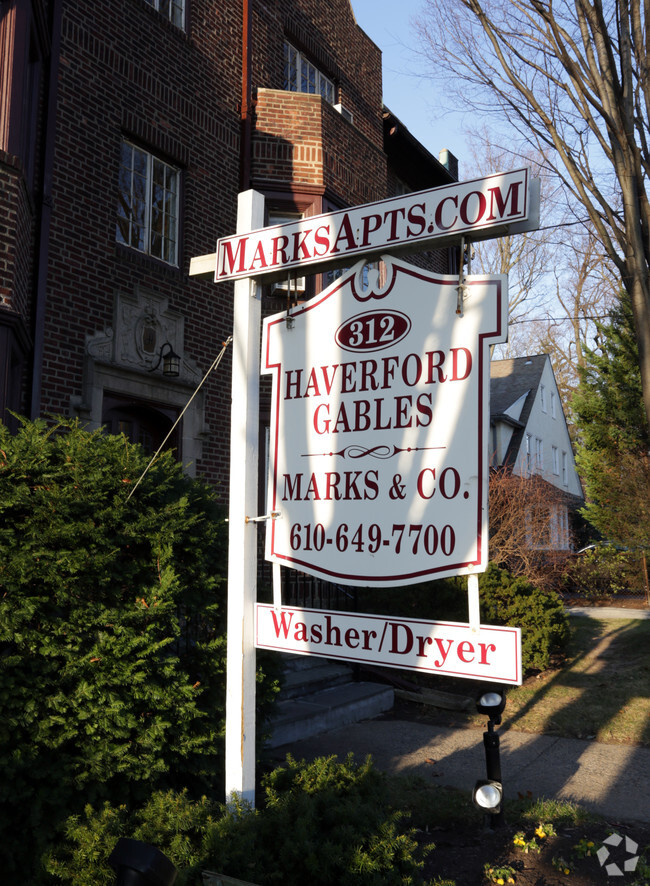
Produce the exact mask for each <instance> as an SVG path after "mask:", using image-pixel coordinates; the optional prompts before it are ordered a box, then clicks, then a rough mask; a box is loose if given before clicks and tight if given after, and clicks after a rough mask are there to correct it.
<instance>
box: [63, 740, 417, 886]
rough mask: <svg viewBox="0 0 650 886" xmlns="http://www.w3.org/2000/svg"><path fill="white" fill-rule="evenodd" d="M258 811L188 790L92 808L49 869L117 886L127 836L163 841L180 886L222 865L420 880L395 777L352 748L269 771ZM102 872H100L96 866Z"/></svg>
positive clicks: (274, 878)
mask: <svg viewBox="0 0 650 886" xmlns="http://www.w3.org/2000/svg"><path fill="white" fill-rule="evenodd" d="M259 795H260V796H259V800H258V803H259V805H258V808H257V809H255V810H253V809H251V808H250V807H248V806H246V805H245V804H239V805H237V806H235V807H234V808H226V807H225V806H223V805H221V804H216V803H210V802H209V801H208V800H206V799H205V798H202V799H200V800H196V801H192V800H190V799H189V798H188V797H187V795H186V794H180V795H178V794H173V793H170V792H167V793H164V794H163V793H160V794H156V795H154V796H152V797H151V799H150V801H149V802H148V803H147V804H146V805H145V806H144V807H142V808H141V809H140V810H138V811H136V812H134V813H130V812H128V811H127V809H126V808H124V807H119V808H115V807H112V806H111V805H110V804H108V803H107V804H105V805H104V806H103V808H102V809H101V810H100V811H99V812H95V811H94V810H93V808H92V807H90V806H88V807H87V808H86V810H85V813H84V815H83V816H76V817H74V818H72V819H71V820H70V821H69V822H68V826H67V830H66V840H65V842H64V843H63V844H62V845H61V846H59V847H57V849H56V850H55V851H54V852H53V853H52V854H51V855H50V857H49V859H48V870H50V871H51V872H52V873H56V875H57V878H58V879H59V881H60V882H62V883H64V884H67V886H112V884H113V881H114V878H113V875H112V872H111V870H110V867H109V866H108V864H107V859H108V855H109V854H110V851H111V849H112V848H113V846H114V845H115V843H116V842H117V839H118V838H119V837H120V836H132V837H134V838H135V839H140V840H143V841H144V842H148V843H151V844H152V845H155V846H157V847H158V848H159V849H160V850H161V851H162V852H164V853H165V855H167V857H168V858H169V859H170V860H171V861H172V862H173V863H174V864H175V865H176V867H177V868H178V869H179V879H178V880H177V886H199V884H200V882H201V878H200V872H201V870H212V871H215V872H218V873H220V874H226V875H228V876H231V877H236V878H237V879H241V880H245V881H246V882H249V883H255V884H259V886H273V884H281V886H304V884H305V883H309V884H310V886H332V884H334V883H335V884H337V886H417V884H421V883H422V882H423V881H422V873H421V872H422V868H423V862H422V861H421V860H420V855H421V854H422V853H424V852H425V851H428V850H430V849H432V848H433V847H431V846H429V847H419V846H418V843H417V841H416V839H415V834H414V832H413V830H412V829H411V828H410V827H409V826H408V823H407V821H406V815H405V813H402V812H400V811H399V810H396V809H394V808H393V807H392V804H391V801H390V796H389V792H388V787H387V782H386V779H385V777H384V776H383V775H382V774H381V773H380V772H378V771H377V770H376V769H375V768H374V767H373V765H372V763H371V761H370V759H367V760H366V761H365V762H364V763H361V764H357V763H355V761H354V759H353V757H352V755H348V757H347V758H346V759H345V760H344V761H342V762H338V761H337V759H336V758H335V757H322V758H319V759H316V760H314V761H313V762H311V763H306V762H305V761H304V760H302V761H296V760H294V759H293V758H292V757H291V756H288V757H287V760H286V763H285V765H284V766H281V767H279V768H277V769H275V770H273V771H272V772H270V773H268V774H267V775H266V776H264V778H263V780H262V789H261V791H260V792H259ZM91 871H92V873H90V872H91Z"/></svg>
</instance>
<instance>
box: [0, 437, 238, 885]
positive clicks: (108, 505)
mask: <svg viewBox="0 0 650 886" xmlns="http://www.w3.org/2000/svg"><path fill="white" fill-rule="evenodd" d="M147 461H148V459H147V457H146V456H145V454H144V453H143V451H142V450H141V448H140V447H137V446H132V445H131V444H129V443H128V442H127V441H126V439H125V438H124V437H122V436H119V437H115V436H109V435H106V434H103V433H102V432H100V431H96V432H93V433H90V432H86V431H84V430H83V429H82V427H81V426H80V425H79V424H78V423H76V422H72V421H67V420H60V421H59V422H58V423H57V424H55V425H54V426H51V427H48V425H47V424H46V423H45V422H44V421H37V422H34V423H31V422H27V421H23V422H22V425H21V427H20V429H19V432H18V433H17V434H16V435H15V436H11V435H10V434H9V432H8V430H7V428H6V427H4V426H1V425H0V699H2V716H1V717H0V809H1V810H2V813H1V814H0V833H1V840H2V846H3V872H4V875H5V877H8V878H9V880H10V881H11V882H19V881H20V882H25V883H27V882H30V883H31V882H41V881H40V880H39V879H38V876H39V875H38V873H37V868H38V860H39V857H40V854H41V851H42V850H43V848H44V847H45V846H46V845H47V843H48V841H50V840H51V839H52V837H53V835H54V834H55V832H56V829H57V827H59V826H60V825H61V823H62V822H63V821H64V820H65V819H66V818H67V817H68V816H69V815H71V814H73V813H75V812H80V811H81V810H82V809H83V807H84V805H85V804H86V803H101V802H102V801H104V800H110V801H111V802H114V803H116V804H121V803H131V802H133V803H137V802H141V801H143V799H144V798H146V797H147V796H148V795H149V794H150V793H151V791H152V790H154V789H163V788H181V787H186V786H187V787H189V788H190V790H193V791H194V792H197V793H200V792H203V791H205V790H207V789H209V788H210V787H211V788H212V789H216V787H217V786H218V784H219V780H220V777H221V773H222V770H223V755H222V749H221V743H220V736H221V734H222V731H223V710H224V696H225V686H224V682H225V681H224V667H225V636H224V635H225V612H224V610H225V606H224V605H223V604H224V596H225V595H224V584H223V576H224V572H225V569H224V564H225V553H224V552H225V529H224V521H223V519H222V517H221V515H220V511H219V507H218V502H217V501H216V499H215V496H214V493H213V492H212V491H211V490H210V489H209V488H208V487H207V486H206V485H204V484H202V483H200V482H199V481H195V480H191V479H189V478H188V477H186V476H185V475H184V474H183V472H182V470H181V467H180V465H178V464H177V463H176V462H175V461H174V459H173V457H172V456H171V454H169V453H167V454H165V455H163V456H162V457H161V458H160V459H159V460H158V461H157V462H156V463H155V464H154V465H153V467H152V468H151V470H150V471H149V473H148V474H147V475H146V477H145V478H144V480H143V482H142V483H141V484H140V486H139V487H138V490H137V492H136V494H135V495H134V496H133V497H132V498H131V499H130V500H129V501H127V494H128V492H129V490H130V489H131V488H132V487H133V484H134V482H135V481H136V480H137V478H138V477H139V476H140V475H141V473H142V472H143V470H144V468H145V466H146V464H147ZM29 874H32V875H33V877H34V880H32V879H30V877H29V876H28V875H29Z"/></svg>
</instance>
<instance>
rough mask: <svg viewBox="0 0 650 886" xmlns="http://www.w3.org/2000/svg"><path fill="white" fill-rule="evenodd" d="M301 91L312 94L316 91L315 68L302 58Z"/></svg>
mask: <svg viewBox="0 0 650 886" xmlns="http://www.w3.org/2000/svg"><path fill="white" fill-rule="evenodd" d="M300 90H301V92H308V93H310V95H313V94H314V93H315V92H316V68H315V67H314V66H313V65H312V64H310V63H309V62H308V61H305V59H303V60H302V76H301V85H300Z"/></svg>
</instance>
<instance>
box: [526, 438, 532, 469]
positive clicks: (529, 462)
mask: <svg viewBox="0 0 650 886" xmlns="http://www.w3.org/2000/svg"><path fill="white" fill-rule="evenodd" d="M532 472H533V438H532V437H531V435H530V434H526V473H527V474H532Z"/></svg>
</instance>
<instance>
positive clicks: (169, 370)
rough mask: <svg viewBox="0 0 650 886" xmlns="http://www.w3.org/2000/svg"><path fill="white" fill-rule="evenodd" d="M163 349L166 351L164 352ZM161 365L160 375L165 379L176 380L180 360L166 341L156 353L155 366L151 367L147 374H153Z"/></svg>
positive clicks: (179, 369) (178, 373) (179, 371)
mask: <svg viewBox="0 0 650 886" xmlns="http://www.w3.org/2000/svg"><path fill="white" fill-rule="evenodd" d="M165 348H166V349H167V350H165ZM161 363H162V365H163V366H162V374H163V375H164V376H166V377H167V378H178V376H179V375H180V374H181V358H180V357H179V356H178V354H177V353H176V351H175V350H174V349H173V348H172V346H171V344H170V343H169V342H168V341H166V342H165V344H164V345H161V346H160V350H159V351H158V361H157V363H156V365H155V366H152V367H151V369H150V370H149V372H155V371H156V369H158V367H159V366H160V364H161Z"/></svg>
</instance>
